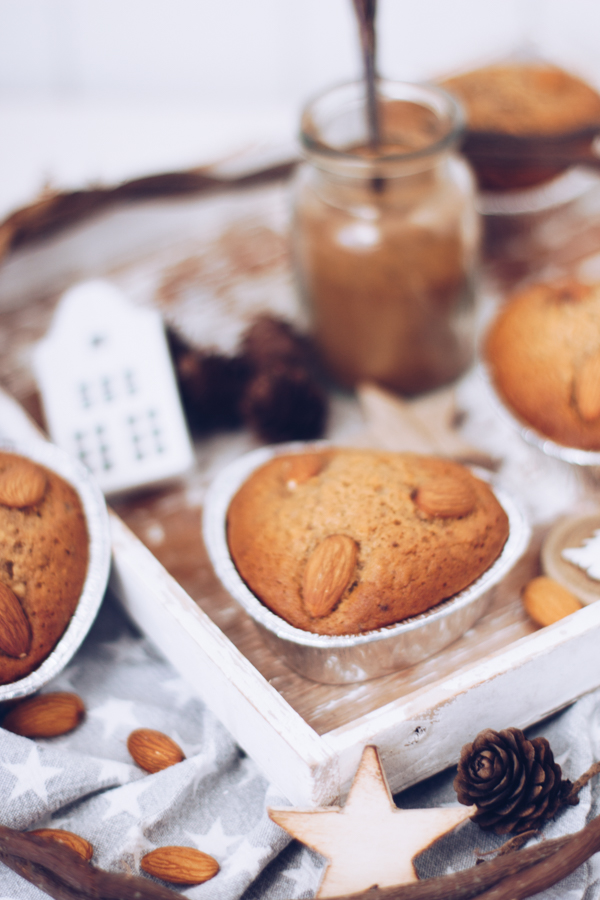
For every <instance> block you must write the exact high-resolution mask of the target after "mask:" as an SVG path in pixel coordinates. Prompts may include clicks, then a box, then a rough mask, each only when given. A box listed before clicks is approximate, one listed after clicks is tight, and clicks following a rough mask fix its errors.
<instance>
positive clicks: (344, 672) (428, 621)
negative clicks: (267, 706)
mask: <svg viewBox="0 0 600 900" xmlns="http://www.w3.org/2000/svg"><path fill="white" fill-rule="evenodd" d="M326 446H328V447H330V446H332V445H331V444H328V443H326V442H318V443H316V444H315V443H310V444H306V443H293V444H280V445H278V446H277V447H262V448H260V449H259V450H254V451H252V452H250V453H248V454H246V455H245V456H242V457H240V458H239V459H237V460H235V461H234V462H233V463H231V464H230V465H228V466H226V467H225V468H224V469H222V470H221V472H220V473H219V474H218V475H217V477H216V478H215V480H214V481H213V482H212V484H211V486H210V488H209V490H208V493H207V496H206V500H205V504H204V516H203V534H204V542H205V545H206V548H207V551H208V555H209V557H210V560H211V562H212V564H213V566H214V569H215V572H216V573H217V575H218V577H219V579H220V580H221V582H222V584H223V585H224V587H225V588H226V589H227V590H228V591H229V593H230V594H231V596H232V597H234V599H235V600H237V601H238V603H239V604H240V605H241V606H242V607H243V608H244V610H245V611H246V612H247V613H248V615H249V616H251V617H252V619H253V620H254V622H255V624H256V626H257V628H258V629H259V631H260V633H261V635H262V638H263V640H264V641H265V643H266V644H267V645H268V646H269V647H270V648H271V650H272V651H273V652H274V653H275V654H276V655H277V656H279V657H281V658H282V659H283V660H284V662H286V663H287V665H288V666H290V668H292V669H294V670H295V671H296V672H299V673H300V674H301V675H304V676H305V677H307V678H310V679H312V680H313V681H319V682H322V683H324V684H346V683H352V682H358V681H368V680H369V679H371V678H378V677H379V676H381V675H388V674H389V673H390V672H395V671H397V670H399V669H404V668H407V667H408V666H412V665H414V664H415V663H418V662H420V661H421V660H423V659H427V658H428V657H429V656H432V655H433V654H434V653H437V652H438V651H439V650H442V649H443V648H444V647H446V646H447V645H448V644H451V643H452V642H453V641H455V640H457V638H459V637H461V635H463V634H464V633H465V632H466V631H468V629H469V628H470V627H471V626H472V625H473V623H474V622H475V621H476V620H477V619H478V618H479V617H480V616H481V615H482V614H483V613H484V612H485V610H486V607H487V605H488V603H489V601H490V599H491V595H492V591H493V589H494V588H495V587H496V585H497V584H498V583H499V582H500V581H501V580H502V579H503V578H504V576H505V575H506V574H507V573H508V572H509V571H510V569H511V568H512V567H513V566H514V565H515V563H516V562H517V560H518V559H519V558H520V557H521V555H522V554H523V553H524V551H525V549H526V548H527V545H528V544H529V539H530V529H529V526H528V524H527V522H526V520H525V518H524V516H523V513H522V512H521V510H520V508H519V507H518V505H517V504H516V503H515V502H514V500H513V499H512V498H511V497H510V496H508V495H507V494H506V493H505V492H504V491H502V490H500V489H499V488H496V487H494V488H493V490H494V493H495V495H496V497H497V499H498V501H499V502H500V504H501V505H502V507H503V508H504V510H505V512H506V514H507V516H508V520H509V536H508V540H507V541H506V544H505V545H504V549H503V550H502V553H501V554H500V556H499V557H498V559H497V560H496V562H495V563H494V564H493V565H492V566H491V567H490V568H489V569H488V570H487V571H486V572H484V573H483V575H481V576H480V577H479V578H478V579H477V581H474V582H473V584H471V585H469V587H468V588H465V590H464V591H461V592H460V593H459V594H455V596H453V597H450V598H449V599H448V600H444V601H443V602H442V603H438V605H437V606H435V607H433V608H432V609H429V610H427V611H426V612H424V613H421V614H420V615H418V616H414V617H413V618H410V619H404V620H403V621H401V622H397V623H396V624H395V625H388V626H387V627H385V628H378V629H376V630H374V631H369V632H365V633H363V634H352V635H323V634H313V633H312V632H309V631H302V630H301V629H299V628H294V627H293V626H292V625H290V624H288V623H287V622H286V621H284V619H282V618H280V617H279V616H277V615H275V613H273V612H271V610H269V609H267V607H266V606H265V605H264V604H263V603H261V601H260V600H259V599H258V598H257V597H256V596H255V595H254V594H253V593H252V591H251V590H250V589H249V588H248V586H247V585H246V584H245V582H244V581H243V580H242V578H241V577H240V575H239V573H238V571H237V569H236V567H235V565H234V562H233V560H232V558H231V554H230V552H229V546H228V543H227V510H228V509H229V504H230V502H231V500H232V499H233V497H234V495H235V494H236V493H237V491H238V489H239V488H240V487H241V486H242V484H243V483H244V481H246V479H247V478H248V477H249V475H250V474H251V473H252V472H253V471H254V470H255V469H257V468H258V467H259V466H262V465H263V464H264V463H266V462H268V461H269V460H270V459H272V458H273V457H274V456H278V455H281V454H288V453H304V452H307V451H311V450H315V449H323V448H324V447H326ZM476 474H477V475H478V477H483V478H487V473H485V474H483V473H481V472H479V471H477V472H476ZM488 480H489V479H488Z"/></svg>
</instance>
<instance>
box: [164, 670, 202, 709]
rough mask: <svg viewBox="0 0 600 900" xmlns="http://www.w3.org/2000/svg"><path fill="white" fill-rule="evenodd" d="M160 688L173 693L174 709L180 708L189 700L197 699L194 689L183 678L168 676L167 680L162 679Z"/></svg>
mask: <svg viewBox="0 0 600 900" xmlns="http://www.w3.org/2000/svg"><path fill="white" fill-rule="evenodd" d="M162 688H163V689H164V690H165V691H167V693H169V694H173V699H174V703H175V708H176V709H181V708H182V706H185V705H186V703H189V702H190V700H197V699H198V694H197V693H196V691H195V690H194V689H193V687H192V686H191V685H190V684H188V683H187V681H184V679H183V678H169V680H168V681H163V683H162Z"/></svg>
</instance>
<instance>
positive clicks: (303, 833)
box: [268, 747, 475, 900]
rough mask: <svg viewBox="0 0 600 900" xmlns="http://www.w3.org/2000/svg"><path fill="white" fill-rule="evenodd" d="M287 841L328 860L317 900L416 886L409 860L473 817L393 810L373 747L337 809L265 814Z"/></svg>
mask: <svg viewBox="0 0 600 900" xmlns="http://www.w3.org/2000/svg"><path fill="white" fill-rule="evenodd" d="M268 812H269V816H270V817H271V819H272V820H273V821H274V822H276V823H277V825H279V826H280V827H281V828H283V829H284V830H285V831H287V832H288V833H289V834H291V835H292V837H295V838H297V839H298V840H299V841H302V843H303V844H307V845H308V846H309V847H310V848H311V849H312V850H316V851H317V853H320V854H321V855H322V856H325V857H326V858H327V860H328V865H327V866H326V868H325V875H324V878H323V880H322V882H321V885H320V888H319V891H318V893H317V898H319V900H324V898H326V897H336V896H340V895H344V894H354V893H357V892H358V891H362V890H368V888H370V887H373V885H378V886H379V887H380V888H382V887H392V886H395V885H400V884H408V883H410V882H414V881H417V880H418V876H417V872H416V869H415V867H414V863H413V859H414V857H415V856H418V855H419V853H422V852H423V850H426V849H427V847H429V846H431V844H433V843H434V841H436V840H437V839H438V838H440V837H442V835H444V834H446V833H447V832H449V831H452V829H453V828H455V827H456V826H457V825H460V824H461V823H462V822H464V821H465V820H466V819H468V818H469V817H470V816H472V815H473V813H474V812H475V807H474V806H456V807H445V808H443V809H399V808H398V807H397V806H396V805H395V804H394V801H393V799H392V795H391V793H390V789H389V787H388V784H387V781H386V778H385V774H384V772H383V769H382V767H381V762H380V760H379V756H378V753H377V749H376V748H375V747H366V748H365V750H364V752H363V755H362V759H361V762H360V765H359V767H358V771H357V773H356V776H355V778H354V781H353V783H352V787H351V788H350V793H349V794H348V799H347V800H346V804H345V805H344V806H343V807H325V808H323V809H312V810H294V809H269V811H268Z"/></svg>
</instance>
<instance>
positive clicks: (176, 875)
mask: <svg viewBox="0 0 600 900" xmlns="http://www.w3.org/2000/svg"><path fill="white" fill-rule="evenodd" d="M140 866H141V868H142V869H143V871H144V872H146V873H147V874H148V875H154V877H155V878H162V880H163V881H168V882H170V883H171V884H202V882H203V881H208V880H209V879H210V878H214V876H215V875H216V874H217V872H218V871H219V868H220V866H219V863H218V862H217V861H216V859H213V857H212V856H209V855H208V853H202V851H201V850H194V848H193V847H173V846H171V847H159V848H158V849H157V850H152V851H151V852H150V853H147V854H146V855H145V856H143V857H142V860H141V862H140Z"/></svg>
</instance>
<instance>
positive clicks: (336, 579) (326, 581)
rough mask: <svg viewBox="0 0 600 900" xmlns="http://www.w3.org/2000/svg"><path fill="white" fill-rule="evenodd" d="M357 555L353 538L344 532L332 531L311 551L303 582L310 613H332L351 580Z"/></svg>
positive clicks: (303, 591)
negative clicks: (332, 532)
mask: <svg viewBox="0 0 600 900" xmlns="http://www.w3.org/2000/svg"><path fill="white" fill-rule="evenodd" d="M357 558H358V547H357V545H356V541H354V540H352V538H351V537H348V535H346V534H331V535H329V537H326V538H325V540H323V541H321V543H320V544H319V545H318V546H317V547H316V548H315V549H314V550H313V552H312V553H311V555H310V557H309V559H308V562H307V563H306V568H305V569H304V579H303V584H302V596H303V597H304V605H305V607H306V610H307V612H308V613H309V614H310V615H311V616H314V617H315V618H320V617H322V616H326V615H328V613H330V612H331V610H332V609H333V608H334V606H335V605H336V604H337V602H338V600H339V599H340V597H341V596H342V594H343V593H344V591H345V590H346V588H347V587H348V584H349V583H350V579H351V578H352V575H353V574H354V570H355V568H356V561H357Z"/></svg>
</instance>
